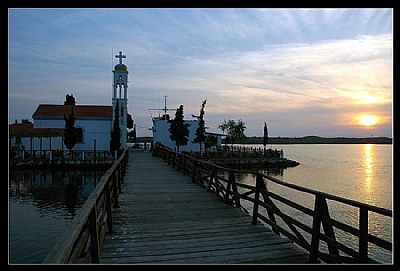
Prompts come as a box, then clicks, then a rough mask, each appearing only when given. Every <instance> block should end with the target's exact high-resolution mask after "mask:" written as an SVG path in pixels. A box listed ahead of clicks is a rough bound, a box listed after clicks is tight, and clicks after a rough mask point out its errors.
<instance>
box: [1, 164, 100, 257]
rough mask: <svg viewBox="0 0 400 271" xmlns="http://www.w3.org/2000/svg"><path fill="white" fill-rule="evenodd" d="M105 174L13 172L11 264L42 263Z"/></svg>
mask: <svg viewBox="0 0 400 271" xmlns="http://www.w3.org/2000/svg"><path fill="white" fill-rule="evenodd" d="M104 173H105V170H97V171H75V170H65V171H42V170H41V171H38V170H37V171H34V170H23V171H10V174H9V206H8V208H9V220H8V222H9V240H8V241H9V263H10V264H37V263H41V262H42V260H43V259H44V257H45V256H46V255H47V253H48V252H49V250H50V249H51V248H52V247H53V246H54V244H55V243H56V241H57V239H58V238H59V237H60V236H61V234H62V233H63V232H64V230H65V229H66V227H67V225H68V223H69V222H70V221H71V220H72V218H73V217H74V216H75V214H76V213H77V212H78V211H79V208H80V207H81V206H82V205H83V203H84V202H85V200H86V198H87V197H88V196H89V194H90V193H91V192H92V191H93V189H94V188H95V187H96V185H97V183H98V182H99V181H100V179H101V177H102V176H103V175H104Z"/></svg>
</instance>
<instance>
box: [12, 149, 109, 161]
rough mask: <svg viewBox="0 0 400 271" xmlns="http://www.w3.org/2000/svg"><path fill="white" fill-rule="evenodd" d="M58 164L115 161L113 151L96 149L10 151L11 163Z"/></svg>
mask: <svg viewBox="0 0 400 271" xmlns="http://www.w3.org/2000/svg"><path fill="white" fill-rule="evenodd" d="M24 162H25V163H26V162H30V163H41V164H43V163H44V164H49V165H57V164H63V165H65V164H76V163H83V164H106V163H113V162H114V154H113V153H112V152H111V151H99V150H97V151H95V150H73V151H69V150H29V151H27V150H19V151H15V150H13V151H10V163H11V164H18V163H24Z"/></svg>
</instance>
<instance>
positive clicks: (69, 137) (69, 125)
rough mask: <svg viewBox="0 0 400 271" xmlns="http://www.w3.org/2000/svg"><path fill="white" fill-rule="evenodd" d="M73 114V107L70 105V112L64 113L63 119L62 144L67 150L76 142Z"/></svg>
mask: <svg viewBox="0 0 400 271" xmlns="http://www.w3.org/2000/svg"><path fill="white" fill-rule="evenodd" d="M75 119H76V117H75V115H74V107H73V106H71V114H70V115H69V116H68V117H66V116H65V115H64V120H65V129H64V145H65V147H67V149H68V150H69V152H71V150H72V148H73V147H74V146H75V144H76V128H75Z"/></svg>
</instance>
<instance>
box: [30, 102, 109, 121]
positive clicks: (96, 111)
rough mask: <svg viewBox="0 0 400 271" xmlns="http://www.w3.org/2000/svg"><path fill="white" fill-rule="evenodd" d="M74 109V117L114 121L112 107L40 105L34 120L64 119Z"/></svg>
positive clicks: (34, 114)
mask: <svg viewBox="0 0 400 271" xmlns="http://www.w3.org/2000/svg"><path fill="white" fill-rule="evenodd" d="M72 106H73V107H74V115H75V116H76V117H77V118H108V119H112V115H113V109H112V106H111V105H109V106H108V105H53V104H40V105H39V106H38V108H37V109H36V111H35V113H33V115H32V117H33V119H37V118H39V117H60V118H64V115H65V116H69V115H70V114H71V107H72Z"/></svg>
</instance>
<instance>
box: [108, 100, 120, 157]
mask: <svg viewBox="0 0 400 271" xmlns="http://www.w3.org/2000/svg"><path fill="white" fill-rule="evenodd" d="M120 148H121V129H120V128H119V105H118V100H117V104H116V105H115V109H114V123H113V129H112V130H111V140H110V150H111V152H112V153H114V152H115V151H117V152H120Z"/></svg>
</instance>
